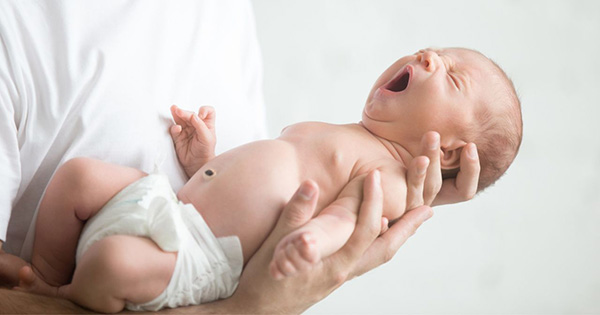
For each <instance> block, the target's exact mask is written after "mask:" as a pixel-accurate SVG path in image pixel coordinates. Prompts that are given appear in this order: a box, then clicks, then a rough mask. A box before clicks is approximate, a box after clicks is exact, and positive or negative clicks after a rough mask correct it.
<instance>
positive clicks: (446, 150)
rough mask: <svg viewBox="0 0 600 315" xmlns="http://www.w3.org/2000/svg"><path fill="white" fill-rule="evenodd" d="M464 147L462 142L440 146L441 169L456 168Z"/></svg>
mask: <svg viewBox="0 0 600 315" xmlns="http://www.w3.org/2000/svg"><path fill="white" fill-rule="evenodd" d="M464 147H465V145H464V144H461V145H456V146H450V147H443V146H442V149H441V150H440V164H441V166H442V170H451V169H457V168H458V167H459V166H460V154H461V152H462V149H463V148H464Z"/></svg>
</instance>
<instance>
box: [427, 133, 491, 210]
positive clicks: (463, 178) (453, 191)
mask: <svg viewBox="0 0 600 315" xmlns="http://www.w3.org/2000/svg"><path fill="white" fill-rule="evenodd" d="M480 169H481V167H480V165H479V156H478V155H477V147H476V146H475V144H474V143H468V144H467V145H466V146H465V148H464V149H463V150H462V153H461V157H460V171H459V172H458V174H457V175H456V178H449V179H446V180H444V182H443V185H442V189H441V190H440V193H439V194H438V196H437V198H436V199H435V200H434V202H433V205H442V204H451V203H457V202H463V201H467V200H470V199H472V198H473V197H474V196H475V194H476V193H477V184H478V182H479V172H480Z"/></svg>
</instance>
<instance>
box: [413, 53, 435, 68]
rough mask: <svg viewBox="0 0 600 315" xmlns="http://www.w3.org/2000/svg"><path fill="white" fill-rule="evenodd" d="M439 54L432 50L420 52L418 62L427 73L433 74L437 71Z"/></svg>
mask: <svg viewBox="0 0 600 315" xmlns="http://www.w3.org/2000/svg"><path fill="white" fill-rule="evenodd" d="M436 57H437V54H436V53H435V52H433V51H431V50H420V51H419V54H418V55H417V61H418V62H420V63H421V64H422V65H423V67H424V68H425V70H426V71H429V72H433V71H434V70H435V66H436V64H435V58H436Z"/></svg>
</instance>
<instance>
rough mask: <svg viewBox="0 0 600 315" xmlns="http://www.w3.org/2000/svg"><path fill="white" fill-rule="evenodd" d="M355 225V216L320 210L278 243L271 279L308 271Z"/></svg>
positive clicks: (335, 207) (343, 211)
mask: <svg viewBox="0 0 600 315" xmlns="http://www.w3.org/2000/svg"><path fill="white" fill-rule="evenodd" d="M355 222H356V215H354V214H353V213H351V212H349V211H346V209H345V208H342V207H340V206H339V205H336V204H334V205H333V206H330V207H329V208H327V209H325V210H323V211H322V212H321V214H319V216H317V217H316V218H314V219H312V220H311V221H309V222H308V223H307V224H306V225H304V226H303V227H301V228H299V229H298V230H296V231H294V232H292V233H290V234H288V235H287V236H286V237H284V238H283V239H282V240H281V241H280V242H279V244H278V245H277V247H276V248H275V252H274V254H273V260H272V261H271V265H270V271H271V275H272V276H273V277H275V278H276V279H281V278H283V277H286V276H292V275H294V274H296V273H299V272H303V271H306V270H309V269H310V268H312V266H313V265H315V264H316V263H318V262H319V261H320V260H321V258H322V257H326V256H328V255H330V254H332V253H334V252H335V251H337V250H338V249H340V248H341V247H342V246H343V245H344V244H345V243H346V241H347V240H348V238H349V237H350V234H352V231H353V230H354V225H355Z"/></svg>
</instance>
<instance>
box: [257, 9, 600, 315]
mask: <svg viewBox="0 0 600 315" xmlns="http://www.w3.org/2000/svg"><path fill="white" fill-rule="evenodd" d="M253 3H254V6H255V13H256V21H257V28H258V35H259V40H260V43H261V47H262V51H263V59H264V66H265V81H264V82H265V85H264V86H265V97H266V102H267V119H268V123H269V125H268V127H269V133H270V136H272V137H275V136H277V135H278V134H279V131H280V130H281V129H282V128H283V127H284V126H286V125H288V124H291V123H294V122H298V121H305V120H318V121H326V122H332V123H349V122H357V121H359V120H360V115H361V109H362V106H363V104H364V101H365V99H366V96H367V94H368V92H369V90H370V88H371V85H372V84H373V83H374V82H375V80H376V79H377V77H378V76H379V74H380V73H381V72H382V71H383V70H384V69H386V67H387V66H389V65H390V64H391V63H392V62H394V61H395V60H396V59H398V58H399V57H401V56H403V55H407V54H411V53H414V52H415V51H417V50H418V49H420V48H424V47H428V46H439V47H443V46H464V47H470V48H475V49H478V50H480V51H482V52H483V53H484V54H486V55H487V56H489V57H491V58H492V59H494V60H495V61H496V62H497V63H499V64H500V65H501V66H502V67H503V68H504V69H505V71H506V72H507V73H508V74H509V76H510V77H511V78H512V79H513V81H514V83H515V85H516V87H517V90H518V93H519V95H520V97H521V101H522V104H523V119H524V139H523V144H522V147H521V151H520V153H519V156H518V157H517V159H516V161H515V163H514V164H513V165H512V167H511V168H510V169H509V171H508V173H507V174H506V176H505V177H503V178H502V179H501V180H500V181H499V182H498V183H497V184H496V186H495V187H492V188H491V189H489V191H487V192H485V193H483V194H481V195H479V196H478V197H477V198H475V199H474V200H473V201H470V202H468V203H463V204H460V205H454V206H444V207H440V208H436V214H435V215H434V217H433V218H432V219H431V220H429V221H428V222H426V223H425V225H424V226H423V227H422V228H421V229H420V230H419V231H418V233H417V234H416V235H415V236H414V237H413V238H411V239H410V240H409V242H408V243H407V244H406V245H405V246H404V247H403V248H402V249H401V250H400V252H399V253H398V254H397V255H396V257H395V258H394V259H393V260H392V261H391V262H390V263H388V264H386V265H384V266H383V267H380V268H378V269H376V270H374V271H372V272H370V273H368V274H366V275H364V276H362V277H360V278H358V279H355V280H353V281H351V282H350V283H347V284H346V285H344V286H343V287H342V288H340V289H339V290H337V291H336V292H334V293H333V294H332V295H331V296H329V297H328V298H326V299H325V300H324V301H323V302H321V303H319V304H317V305H316V306H314V307H313V308H311V309H309V311H308V313H315V314H319V313H343V314H345V313H358V314H372V313H423V314H428V313H454V314H469V313H470V314H479V313H600V176H599V175H600V139H599V137H600V119H599V117H600V106H599V105H600V61H599V60H600V1H595V0H591V1H581V0H577V1H571V0H565V1H508V0H507V1H495V2H492V1H391V0H387V1H382V0H362V1H349V0H344V1H342V0H326V1H325V0H303V1H277V0H253Z"/></svg>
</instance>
